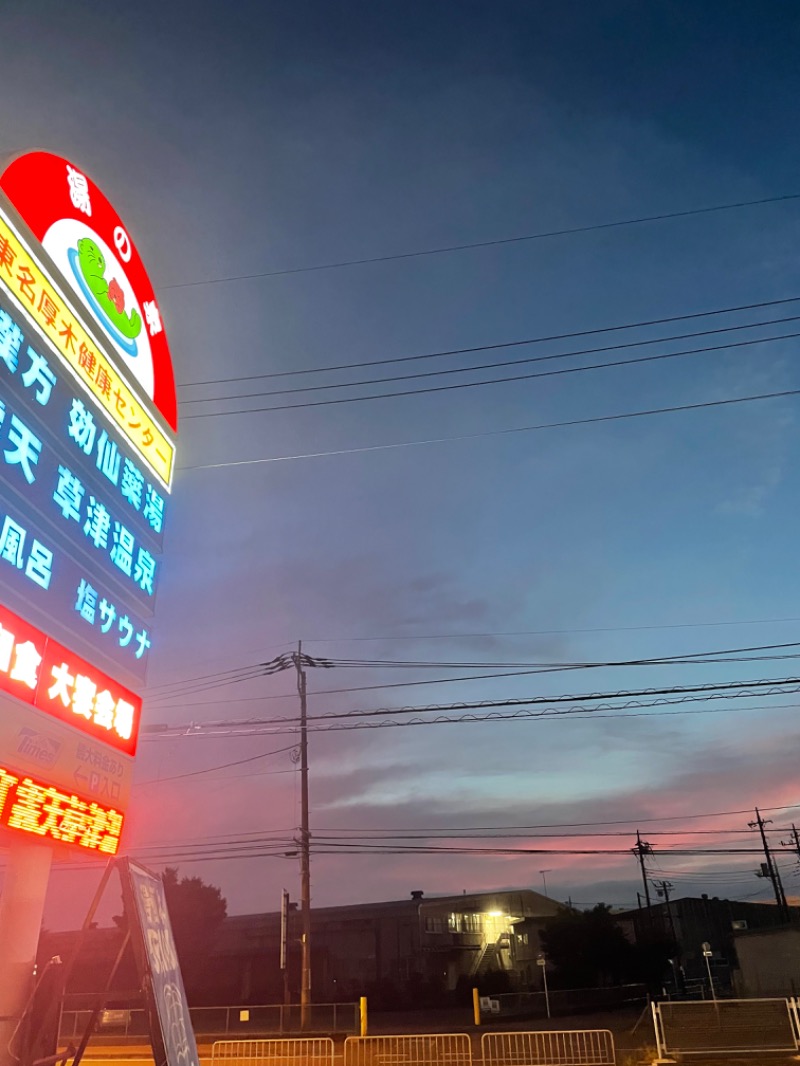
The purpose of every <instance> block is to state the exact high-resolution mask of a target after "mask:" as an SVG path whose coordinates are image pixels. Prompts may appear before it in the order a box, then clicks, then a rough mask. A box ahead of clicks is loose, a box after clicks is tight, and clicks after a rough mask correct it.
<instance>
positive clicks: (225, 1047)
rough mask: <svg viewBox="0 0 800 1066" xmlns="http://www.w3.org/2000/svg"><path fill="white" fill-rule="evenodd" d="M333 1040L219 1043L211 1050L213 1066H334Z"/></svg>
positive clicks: (232, 1041)
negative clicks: (266, 1065)
mask: <svg viewBox="0 0 800 1066" xmlns="http://www.w3.org/2000/svg"><path fill="white" fill-rule="evenodd" d="M334 1055H335V1050H334V1046H333V1040H331V1038H330V1037H325V1036H319V1037H294V1038H292V1037H290V1038H289V1039H286V1040H218V1041H216V1043H215V1044H214V1045H213V1047H212V1048H211V1062H212V1064H213V1066H217V1064H221V1066H260V1064H261V1063H267V1064H269V1066H334Z"/></svg>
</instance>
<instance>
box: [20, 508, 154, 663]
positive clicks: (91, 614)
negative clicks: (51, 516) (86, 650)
mask: <svg viewBox="0 0 800 1066" xmlns="http://www.w3.org/2000/svg"><path fill="white" fill-rule="evenodd" d="M36 524H37V523H36V521H35V519H34V518H33V515H32V514H31V513H28V511H27V510H26V509H25V508H24V507H23V506H20V507H18V508H15V509H14V511H13V512H12V513H7V512H6V511H5V510H0V586H1V587H2V594H3V598H4V599H5V600H6V602H9V599H10V601H11V602H9V606H10V607H11V608H12V609H14V610H17V611H19V612H21V613H23V614H27V610H28V607H34V606H35V607H36V608H38V609H39V610H40V611H42V612H43V613H44V614H46V615H47V616H48V617H50V618H52V619H54V620H55V621H56V622H57V623H58V624H59V625H61V626H62V627H65V628H66V629H67V630H68V631H69V632H70V633H72V632H75V633H76V634H77V635H78V636H84V635H85V639H87V640H89V641H90V642H91V643H92V645H95V642H96V647H97V650H99V651H101V652H102V653H103V654H104V655H106V656H107V657H108V658H109V659H111V660H112V661H113V664H114V665H115V666H121V667H123V668H125V669H126V670H129V671H131V672H132V673H134V674H136V675H137V677H138V678H139V679H140V680H143V679H144V677H145V673H146V666H147V659H148V652H149V650H150V647H151V644H152V633H151V630H150V628H149V624H148V623H147V622H144V621H143V620H142V618H141V616H139V615H138V614H136V613H135V612H134V611H132V610H131V609H130V607H127V606H125V605H124V604H123V603H122V602H121V601H120V599H119V598H118V597H117V596H115V595H114V593H113V592H111V591H110V590H109V589H108V587H107V586H106V585H105V584H104V583H103V582H101V581H99V580H98V579H97V578H95V577H94V576H93V577H92V578H91V580H90V579H89V578H88V577H87V570H86V569H85V567H84V566H82V565H81V564H80V563H78V562H77V561H76V560H75V559H73V557H72V555H71V554H70V553H69V551H67V550H66V549H64V548H63V547H62V546H61V545H60V544H56V545H55V547H53V546H52V545H51V543H50V541H49V540H48V542H47V543H46V544H43V543H42V542H41V541H39V540H38V539H37V538H36V537H34V536H33V535H32V534H31V533H30V530H31V529H32V528H33V527H34V526H36ZM20 562H21V563H22V565H20ZM76 620H79V625H78V627H77V628H76V627H75V622H76ZM91 630H94V632H93V633H92V632H91ZM98 631H99V633H98ZM98 638H99V639H98Z"/></svg>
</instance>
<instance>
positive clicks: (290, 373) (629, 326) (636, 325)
mask: <svg viewBox="0 0 800 1066" xmlns="http://www.w3.org/2000/svg"><path fill="white" fill-rule="evenodd" d="M798 301H800V296H785V297H782V298H781V299H778V300H761V301H759V302H757V303H749V304H734V305H733V306H731V307H716V308H713V309H711V310H709V311H692V312H689V313H687V314H682V315H667V316H666V317H662V318H650V319H643V320H641V321H639V322H623V323H620V324H617V325H614V326H596V327H594V328H592V329H580V330H571V331H569V332H567V333H550V334H541V335H539V336H537V337H523V338H522V339H520V340H515V341H497V342H495V343H493V344H477V345H473V346H472V347H469V348H446V349H442V350H440V351H434V352H423V353H421V354H418V355H401V356H394V357H390V358H387V359H369V360H367V361H365V362H360V363H343V364H340V365H338V366H318V367H306V368H304V369H301V370H273V371H271V372H270V373H267V374H244V375H242V376H240V377H229V378H212V379H210V380H208V381H187V382H184V383H182V384H179V385H178V388H183V389H189V388H200V387H202V386H205V385H227V384H233V383H235V382H239V381H262V380H265V379H267V378H286V377H297V376H299V375H303V374H326V373H333V372H334V371H338V370H361V369H362V368H365V367H370V366H388V365H390V364H392V363H414V362H418V361H419V360H422V359H442V358H445V357H448V356H451V355H475V354H477V353H478V352H491V351H499V350H501V349H505V348H520V347H524V346H526V345H529V344H548V343H550V342H552V341H564V340H577V339H578V338H579V337H595V336H598V335H599V334H601V333H619V332H624V331H627V330H636V329H646V328H649V327H651V326H666V325H669V324H671V323H673V322H691V321H694V320H697V319H700V318H711V317H714V316H716V315H733V314H739V313H741V312H742V311H758V310H763V309H765V308H767V307H779V306H781V305H783V304H792V303H797V302H798ZM778 321H781V320H780V319H779V320H778ZM743 328H746V327H743ZM711 332H713V330H712V331H711ZM662 339H669V338H662ZM589 350H590V351H591V350H594V349H589ZM596 350H598V351H602V350H603V349H596ZM183 402H186V401H183Z"/></svg>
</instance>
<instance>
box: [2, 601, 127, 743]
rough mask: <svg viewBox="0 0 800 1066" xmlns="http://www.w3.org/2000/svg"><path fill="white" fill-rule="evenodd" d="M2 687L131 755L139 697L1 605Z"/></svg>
mask: <svg viewBox="0 0 800 1066" xmlns="http://www.w3.org/2000/svg"><path fill="white" fill-rule="evenodd" d="M0 690H2V691H4V692H8V693H10V694H11V695H12V696H16V697H17V698H18V699H21V700H23V701H24V702H25V703H29V704H31V705H32V706H34V707H37V708H38V709H39V710H41V711H45V712H46V713H47V714H49V715H52V716H53V717H54V718H58V719H60V720H61V721H62V722H66V723H67V724H69V725H72V726H75V727H76V728H78V729H79V730H81V731H82V732H85V733H88V734H89V735H91V736H92V737H94V738H95V739H96V740H103V741H105V742H106V743H107V744H110V745H111V746H112V747H115V748H117V749H119V750H120V751H124V752H127V753H128V754H130V755H133V753H134V752H135V750H136V739H137V733H138V727H139V717H140V714H141V700H140V699H139V697H138V696H135V695H134V694H133V693H132V692H129V691H128V689H125V688H123V687H122V686H121V685H118V684H117V683H116V682H115V681H112V680H111V678H109V677H106V676H105V675H104V674H103V673H101V672H100V671H99V670H97V669H96V667H94V666H91V665H90V664H89V663H87V662H85V661H84V660H83V659H81V658H79V657H78V656H77V655H74V654H73V653H72V652H70V651H68V650H67V649H66V648H64V647H62V646H61V645H60V644H58V643H56V641H54V640H52V639H51V638H50V637H48V636H46V635H45V634H44V633H41V632H40V631H39V630H37V629H35V628H34V627H33V626H31V625H28V623H27V622H25V621H23V619H21V618H19V617H18V616H17V615H15V614H13V613H12V612H11V611H9V610H6V608H4V607H0Z"/></svg>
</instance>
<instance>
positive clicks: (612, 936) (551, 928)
mask: <svg viewBox="0 0 800 1066" xmlns="http://www.w3.org/2000/svg"><path fill="white" fill-rule="evenodd" d="M541 939H542V947H543V949H544V952H545V954H546V955H547V957H548V959H549V961H550V962H551V963H552V964H553V966H554V967H555V968H556V971H557V983H558V984H560V985H561V986H562V987H565V988H569V987H572V988H588V987H594V986H598V985H609V984H618V983H620V982H621V981H623V980H625V979H626V978H627V977H628V975H629V974H630V971H631V969H632V966H633V964H634V960H633V947H632V945H631V944H630V943H629V942H628V941H627V939H626V938H625V934H624V933H623V932H622V930H621V929H620V928H619V926H618V925H617V924H616V922H615V921H614V919H613V917H612V915H611V910H610V908H608V907H607V906H606V905H605V904H604V903H598V904H597V906H596V907H593V908H592V910H590V911H574V910H567V909H566V908H565V909H563V910H562V911H560V913H559V914H557V915H556V917H555V918H551V919H550V920H549V921H548V922H547V924H546V925H545V927H544V929H543V930H542V934H541Z"/></svg>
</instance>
